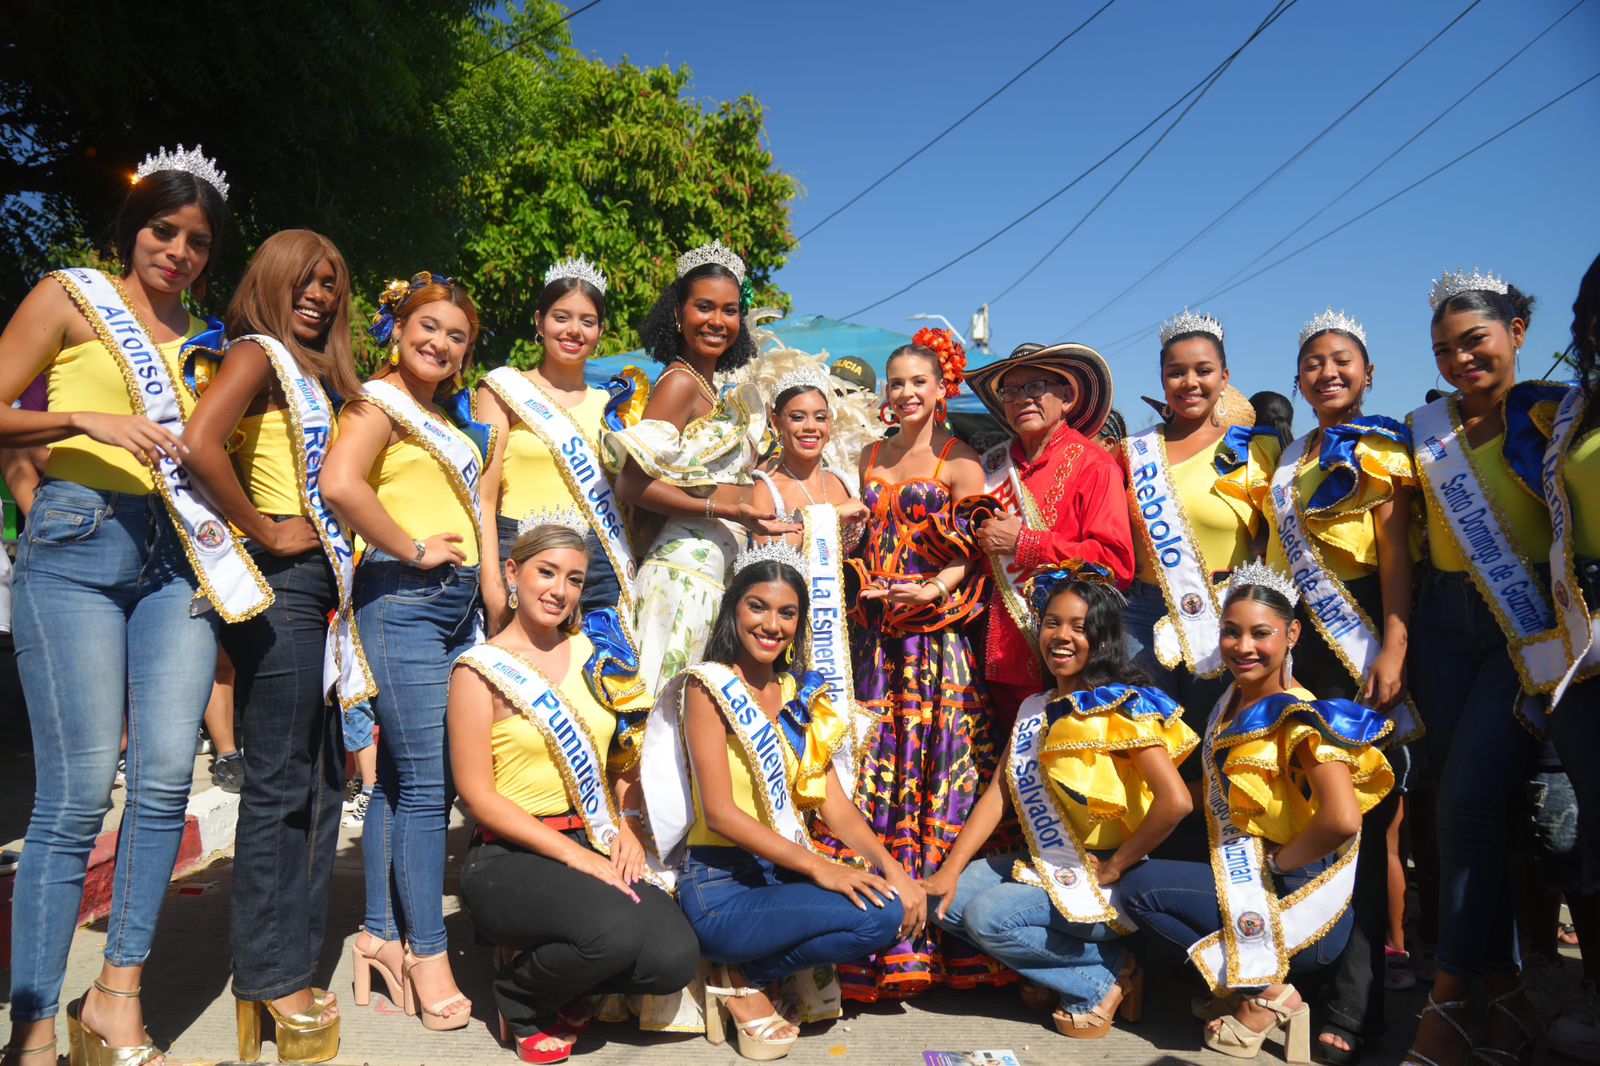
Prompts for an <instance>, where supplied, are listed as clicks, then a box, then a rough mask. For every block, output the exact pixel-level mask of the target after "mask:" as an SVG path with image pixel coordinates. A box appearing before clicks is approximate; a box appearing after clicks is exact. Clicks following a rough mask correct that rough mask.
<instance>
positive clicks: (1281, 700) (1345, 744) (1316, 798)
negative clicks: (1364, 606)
mask: <svg viewBox="0 0 1600 1066" xmlns="http://www.w3.org/2000/svg"><path fill="white" fill-rule="evenodd" d="M1298 599H1299V592H1298V591H1297V590H1296V589H1295V587H1294V585H1293V584H1291V583H1290V581H1289V579H1288V578H1286V577H1284V576H1283V575H1282V574H1280V573H1278V572H1277V571H1275V570H1273V569H1271V568H1270V567H1268V566H1266V565H1265V564H1263V563H1262V562H1260V561H1259V560H1257V561H1255V562H1252V563H1248V564H1246V565H1244V566H1240V567H1237V568H1236V569H1235V570H1234V571H1233V576H1232V577H1231V578H1230V579H1229V581H1228V585H1227V592H1226V596H1225V598H1224V600H1223V604H1222V626H1221V637H1220V644H1219V650H1220V652H1221V656H1222V661H1223V663H1224V665H1225V667H1226V669H1227V670H1228V672H1229V673H1230V674H1231V675H1232V679H1233V683H1232V684H1231V685H1229V686H1228V688H1227V690H1226V691H1225V692H1224V693H1223V694H1222V697H1221V698H1220V699H1218V700H1217V703H1216V706H1215V708H1214V709H1213V710H1212V711H1211V718H1210V720H1209V721H1208V722H1207V723H1206V727H1205V732H1204V734H1203V737H1204V744H1203V746H1202V747H1201V752H1200V754H1201V769H1202V772H1203V792H1202V800H1203V802H1202V804H1201V813H1202V815H1203V816H1204V818H1205V821H1206V828H1207V831H1208V836H1209V838H1210V859H1211V861H1210V862H1209V863H1198V862H1183V861H1175V860H1167V859H1153V860H1151V861H1149V862H1146V863H1142V864H1141V865H1139V866H1136V867H1134V868H1133V869H1131V870H1128V871H1127V872H1125V873H1124V874H1123V876H1122V889H1121V891H1122V903H1123V904H1124V906H1125V907H1126V908H1127V911H1128V913H1129V914H1131V915H1132V917H1133V920H1134V921H1135V922H1136V923H1138V925H1139V927H1140V928H1141V929H1143V930H1145V931H1146V932H1147V933H1148V934H1150V936H1151V937H1152V938H1153V939H1154V940H1155V941H1156V942H1158V943H1160V942H1164V943H1166V944H1167V945H1168V946H1170V947H1172V948H1176V949H1177V950H1178V951H1180V952H1185V953H1187V955H1188V957H1189V961H1190V962H1191V963H1192V964H1193V965H1194V966H1195V968H1196V969H1197V970H1198V971H1199V972H1200V975H1201V976H1202V977H1204V978H1205V980H1206V983H1207V984H1208V985H1209V986H1210V987H1211V989H1212V992H1213V993H1214V995H1215V996H1216V999H1214V1000H1213V1001H1212V1002H1211V1004H1209V1005H1207V1006H1206V1009H1205V1010H1203V1011H1201V1010H1200V1008H1199V1007H1198V1006H1197V1013H1203V1014H1205V1015H1206V1016H1208V1017H1209V1018H1210V1020H1209V1021H1208V1022H1207V1023H1206V1028H1205V1031H1204V1034H1203V1041H1204V1043H1205V1045H1206V1047H1208V1048H1211V1049H1212V1050H1213V1051H1219V1052H1221V1053H1223V1054H1225V1055H1231V1056H1233V1057H1234V1058H1246V1059H1247V1058H1254V1057H1255V1056H1256V1054H1257V1053H1258V1052H1259V1051H1260V1050H1261V1045H1262V1042H1263V1041H1264V1040H1265V1039H1266V1037H1267V1035H1268V1034H1269V1033H1271V1032H1272V1031H1273V1030H1275V1029H1283V1030H1284V1031H1285V1045H1284V1048H1285V1057H1286V1058H1288V1060H1289V1061H1290V1062H1310V1061H1311V1016H1310V1008H1309V1007H1307V1006H1306V1005H1305V1003H1304V1002H1303V1001H1302V1000H1301V998H1300V993H1299V992H1298V991H1296V989H1295V986H1294V985H1293V984H1289V983H1287V982H1288V979H1289V978H1290V977H1298V976H1303V975H1306V974H1309V973H1313V972H1316V971H1319V970H1322V969H1325V968H1326V967H1327V966H1329V965H1331V964H1332V963H1333V962H1334V960H1336V959H1337V958H1338V957H1339V953H1340V952H1341V951H1343V950H1344V945H1345V941H1346V939H1347V938H1348V937H1349V935H1350V925H1351V917H1350V913H1349V904H1350V890H1351V884H1352V882H1353V880H1354V877H1355V861H1356V852H1357V845H1358V843H1359V831H1360V828H1361V817H1362V815H1363V814H1364V813H1365V812H1367V811H1369V810H1371V809H1372V808H1373V807H1374V806H1376V805H1377V804H1378V802H1379V801H1380V800H1382V799H1383V797H1384V796H1385V795H1386V794H1387V793H1388V791H1389V789H1390V788H1391V787H1392V785H1393V784H1394V775H1393V773H1392V772H1391V771H1390V769H1389V764H1388V763H1387V762H1386V761H1385V760H1384V757H1383V754H1382V753H1381V752H1380V751H1378V749H1377V748H1376V747H1375V746H1374V745H1375V744H1376V743H1377V742H1378V741H1379V740H1381V739H1382V738H1383V737H1384V736H1385V735H1387V734H1388V733H1389V732H1390V730H1391V729H1392V728H1393V725H1392V724H1391V723H1390V722H1389V721H1388V720H1387V719H1385V718H1384V716H1383V715H1381V714H1379V713H1377V712H1376V711H1373V710H1370V709H1368V708H1366V707H1363V706H1361V705H1360V704H1357V703H1353V702H1351V701H1350V700H1343V699H1331V700H1319V699H1317V698H1316V697H1315V696H1313V695H1312V694H1311V693H1310V692H1308V691H1306V690H1305V689H1304V688H1303V687H1301V685H1300V683H1299V682H1298V680H1297V679H1296V678H1295V676H1294V666H1293V654H1292V653H1293V649H1294V647H1295V645H1296V643H1297V642H1298V641H1299V640H1300V638H1301V636H1302V634H1301V628H1300V623H1299V621H1297V620H1296V619H1295V616H1294V612H1295V603H1296V601H1297V600H1298ZM1374 843H1375V844H1376V845H1377V846H1380V847H1381V846H1382V845H1381V842H1374Z"/></svg>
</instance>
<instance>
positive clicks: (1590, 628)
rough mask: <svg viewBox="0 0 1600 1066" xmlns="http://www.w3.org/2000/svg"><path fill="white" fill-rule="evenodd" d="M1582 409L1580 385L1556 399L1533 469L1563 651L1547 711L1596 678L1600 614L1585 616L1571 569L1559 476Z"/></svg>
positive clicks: (1566, 504) (1567, 509) (1566, 505)
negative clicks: (1572, 688) (1545, 511)
mask: <svg viewBox="0 0 1600 1066" xmlns="http://www.w3.org/2000/svg"><path fill="white" fill-rule="evenodd" d="M1585 407H1586V403H1585V399H1584V392H1583V389H1582V388H1581V387H1574V388H1572V389H1571V390H1570V391H1568V392H1567V394H1566V395H1565V396H1563V397H1562V398H1561V405H1560V406H1559V407H1558V408H1557V409H1556V420H1555V423H1554V425H1553V426H1552V427H1551V431H1550V443H1549V445H1548V446H1547V447H1546V448H1545V451H1544V458H1543V460H1542V461H1541V463H1540V466H1539V476H1540V483H1541V487H1542V488H1543V489H1544V501H1545V504H1546V505H1547V506H1549V508H1550V532H1551V541H1550V593H1551V596H1552V597H1553V598H1554V600H1555V601H1556V609H1557V611H1558V614H1557V616H1556V621H1557V623H1558V624H1559V625H1560V627H1561V637H1562V640H1563V642H1564V643H1565V644H1566V649H1567V669H1566V672H1565V673H1564V674H1563V675H1562V676H1561V679H1560V680H1559V681H1557V682H1556V685H1555V688H1553V689H1552V690H1551V692H1550V706H1551V707H1554V706H1555V705H1556V704H1557V703H1559V702H1560V701H1561V697H1562V696H1563V695H1564V694H1565V693H1566V691H1567V686H1568V685H1570V684H1572V682H1574V681H1581V680H1584V679H1587V678H1590V677H1594V676H1595V675H1596V674H1600V616H1595V615H1591V614H1590V613H1589V612H1590V608H1589V605H1588V604H1587V603H1585V602H1584V598H1583V586H1582V584H1580V583H1579V581H1578V572H1577V569H1576V567H1575V566H1574V560H1573V551H1572V529H1573V526H1572V503H1571V501H1570V500H1569V499H1568V497H1567V482H1566V478H1565V476H1564V471H1565V468H1566V464H1567V450H1568V448H1569V447H1570V446H1571V444H1572V438H1573V436H1574V435H1575V434H1576V433H1577V431H1578V427H1579V426H1581V425H1583V416H1584V409H1585Z"/></svg>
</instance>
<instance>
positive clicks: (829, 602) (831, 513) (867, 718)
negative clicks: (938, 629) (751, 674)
mask: <svg viewBox="0 0 1600 1066" xmlns="http://www.w3.org/2000/svg"><path fill="white" fill-rule="evenodd" d="M780 499H781V498H780ZM800 514H801V520H802V521H803V522H804V524H805V559H806V572H807V576H806V583H807V591H808V593H809V595H810V600H811V610H810V613H809V615H808V616H807V618H806V626H805V630H804V633H803V640H802V654H803V655H804V656H805V658H804V659H803V662H804V663H805V666H806V669H808V670H815V671H816V672H817V673H819V674H821V675H822V680H823V683H824V684H825V686H826V687H827V690H828V698H829V699H831V700H832V701H833V705H834V706H835V707H837V708H838V709H839V710H840V712H841V713H843V714H844V716H845V720H846V721H847V722H849V728H848V730H847V731H846V734H845V736H846V740H845V743H844V744H843V745H842V746H841V747H840V748H839V750H838V751H837V752H836V753H834V757H833V768H834V770H835V771H837V772H838V774H839V784H840V785H842V786H843V788H844V791H845V794H846V795H854V794H855V787H856V785H855V783H856V777H857V772H858V769H859V766H860V763H861V760H863V759H865V758H866V756H867V752H868V750H869V742H870V740H871V738H872V735H873V734H874V733H875V732H876V730H877V725H878V719H877V717H876V716H875V715H873V714H872V713H871V712H869V711H867V710H866V709H864V708H863V707H861V706H860V704H859V703H857V701H856V682H855V671H854V668H853V667H852V666H851V662H850V630H849V627H848V626H847V625H846V624H845V614H846V612H847V611H848V610H849V605H848V604H846V603H845V601H844V556H845V551H844V543H843V540H842V538H841V537H840V536H839V511H838V509H837V508H835V507H834V506H833V504H831V503H816V504H812V505H810V506H809V507H805V508H802V509H801V512H800Z"/></svg>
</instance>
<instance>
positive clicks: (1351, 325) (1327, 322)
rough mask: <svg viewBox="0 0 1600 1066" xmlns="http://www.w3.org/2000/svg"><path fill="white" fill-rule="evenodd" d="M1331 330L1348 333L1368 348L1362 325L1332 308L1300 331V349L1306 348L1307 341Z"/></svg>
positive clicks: (1365, 332)
mask: <svg viewBox="0 0 1600 1066" xmlns="http://www.w3.org/2000/svg"><path fill="white" fill-rule="evenodd" d="M1330 329H1336V330H1339V331H1340V332H1342V333H1348V334H1350V335H1351V336H1352V337H1354V338H1355V339H1356V340H1358V341H1360V342H1361V347H1363V348H1365V347H1366V346H1367V331H1366V330H1364V329H1362V328H1361V323H1359V322H1357V321H1356V320H1355V319H1353V318H1351V317H1350V316H1349V315H1347V314H1345V313H1344V312H1343V311H1335V310H1334V309H1333V308H1331V307H1330V308H1328V309H1327V310H1326V311H1324V312H1322V314H1320V315H1318V316H1317V317H1316V318H1313V319H1312V320H1311V321H1310V322H1307V323H1306V324H1305V327H1304V328H1303V329H1301V330H1300V347H1302V348H1304V347H1305V345H1306V341H1308V340H1310V339H1311V338H1312V337H1315V336H1316V335H1317V334H1319V333H1322V332H1323V331H1325V330H1330Z"/></svg>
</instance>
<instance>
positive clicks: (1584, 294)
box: [1572, 255, 1600, 402]
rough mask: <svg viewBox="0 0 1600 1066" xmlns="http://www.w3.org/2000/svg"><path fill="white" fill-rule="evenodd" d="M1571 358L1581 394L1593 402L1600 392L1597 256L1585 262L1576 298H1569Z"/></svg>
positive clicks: (1599, 271) (1599, 261) (1599, 257)
mask: <svg viewBox="0 0 1600 1066" xmlns="http://www.w3.org/2000/svg"><path fill="white" fill-rule="evenodd" d="M1572 357H1573V359H1574V360H1575V361H1576V362H1577V364H1578V380H1579V381H1581V382H1582V383H1583V391H1584V396H1585V398H1587V399H1588V400H1589V401H1590V402H1593V400H1594V398H1595V394H1596V392H1600V366H1597V365H1596V364H1597V363H1600V255H1597V256H1595V260H1594V262H1592V263H1590V264H1589V272H1588V273H1586V274H1585V275H1584V276H1583V281H1582V282H1581V283H1580V284H1579V285H1578V298H1577V299H1576V300H1574V301H1572Z"/></svg>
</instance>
